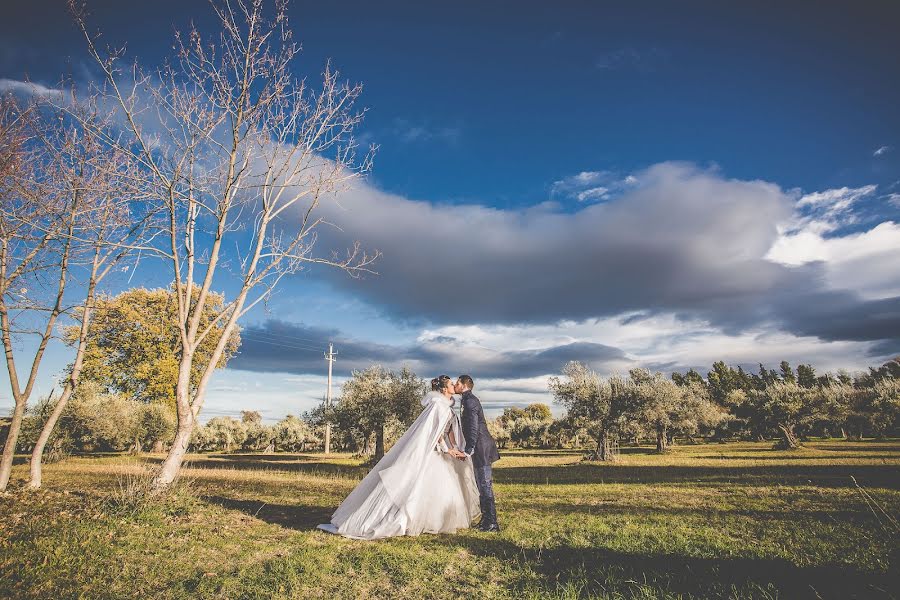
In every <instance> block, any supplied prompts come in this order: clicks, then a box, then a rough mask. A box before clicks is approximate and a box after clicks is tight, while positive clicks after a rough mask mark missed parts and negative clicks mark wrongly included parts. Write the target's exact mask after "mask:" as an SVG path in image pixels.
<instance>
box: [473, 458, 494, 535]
mask: <svg viewBox="0 0 900 600" xmlns="http://www.w3.org/2000/svg"><path fill="white" fill-rule="evenodd" d="M475 485H477V486H478V496H479V498H478V500H479V503H480V504H481V520H482V522H483V523H495V524H496V522H497V508H496V506H495V505H494V481H493V473H492V471H491V465H490V464H487V465H482V466H479V467H475Z"/></svg>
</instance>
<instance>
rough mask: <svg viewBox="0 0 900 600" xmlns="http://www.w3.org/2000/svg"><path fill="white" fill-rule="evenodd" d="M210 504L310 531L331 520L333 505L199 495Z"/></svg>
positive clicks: (262, 519) (291, 527) (277, 523)
mask: <svg viewBox="0 0 900 600" xmlns="http://www.w3.org/2000/svg"><path fill="white" fill-rule="evenodd" d="M201 499H202V500H203V501H205V502H208V503H210V504H216V505H218V506H221V507H223V508H227V509H229V510H237V511H240V512H242V513H244V514H247V515H250V516H251V517H255V518H257V519H259V520H261V521H265V522H266V523H271V524H273V525H280V526H281V527H286V528H288V529H296V530H298V531H310V530H313V529H315V528H316V526H317V525H319V524H321V523H328V522H330V521H331V514H332V513H333V512H334V507H328V506H311V505H305V504H268V503H266V502H261V501H259V500H237V499H235V498H225V497H223V496H201Z"/></svg>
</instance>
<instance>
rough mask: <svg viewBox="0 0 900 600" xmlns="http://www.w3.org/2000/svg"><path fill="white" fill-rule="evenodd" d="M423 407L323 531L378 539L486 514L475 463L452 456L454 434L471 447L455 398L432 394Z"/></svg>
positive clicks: (440, 528)
mask: <svg viewBox="0 0 900 600" xmlns="http://www.w3.org/2000/svg"><path fill="white" fill-rule="evenodd" d="M422 404H423V406H424V407H425V409H424V410H423V411H422V414H420V415H419V417H418V418H417V419H416V420H415V421H414V422H413V424H412V425H410V427H409V429H408V430H407V431H406V433H404V434H403V436H402V437H401V438H400V439H399V440H397V443H396V444H394V446H393V447H392V448H391V449H390V450H389V451H388V453H387V454H385V455H384V458H382V459H381V460H380V461H378V464H376V465H375V467H374V468H373V469H372V470H371V471H370V472H369V474H368V475H366V476H365V478H364V479H363V480H362V481H361V482H360V483H359V485H357V486H356V488H354V490H353V491H352V492H350V495H349V496H347V497H346V498H345V499H344V501H343V502H342V503H341V505H340V506H338V508H337V510H336V511H335V512H334V514H333V515H332V517H331V523H328V524H325V525H319V529H323V530H325V531H328V532H330V533H336V534H338V535H343V536H345V537H350V538H356V539H364V540H373V539H378V538H385V537H393V536H398V535H419V534H420V533H423V532H424V533H455V532H456V531H457V530H458V529H465V528H467V527H469V526H470V524H471V523H472V519H474V518H475V517H476V516H478V514H479V512H480V508H479V503H478V488H477V487H476V485H475V473H474V471H473V468H472V461H471V460H469V459H466V460H459V459H456V458H453V457H452V456H450V455H449V454H446V451H447V450H448V449H449V448H450V440H449V435H448V434H449V432H450V431H452V432H453V437H454V440H455V444H454V446H455V447H456V448H458V449H462V448H464V447H465V442H464V440H463V438H462V431H461V427H460V425H459V418H458V417H457V416H456V414H455V413H454V412H453V408H452V407H453V399H452V398H447V397H445V396H444V395H443V394H441V393H440V392H429V393H428V394H426V395H425V397H424V398H423V399H422Z"/></svg>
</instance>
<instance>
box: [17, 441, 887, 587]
mask: <svg viewBox="0 0 900 600" xmlns="http://www.w3.org/2000/svg"><path fill="white" fill-rule="evenodd" d="M159 460H161V457H160V456H155V455H144V456H141V457H128V456H109V455H107V456H93V457H77V458H71V459H68V460H66V461H63V462H61V463H58V464H53V465H49V466H47V468H46V473H45V477H44V480H45V482H46V483H45V488H46V489H44V490H41V491H39V492H29V491H27V490H25V489H24V488H23V487H22V484H23V481H24V477H25V465H19V466H16V467H15V470H14V485H13V486H12V488H13V489H12V492H11V493H9V494H7V495H5V496H0V597H11V598H91V599H95V598H96V599H100V598H157V597H158V598H395V597H397V598H452V597H465V598H582V597H590V598H735V599H738V598H780V599H794V598H836V599H837V598H840V599H844V598H892V597H898V596H900V578H898V567H900V552H898V539H900V531H898V530H897V529H896V526H895V525H894V524H893V523H892V522H891V520H890V519H891V518H892V519H895V520H896V519H897V518H898V517H900V442H898V441H887V442H861V443H858V442H843V441H821V442H815V443H811V444H808V445H807V447H806V448H804V449H802V450H799V451H794V452H789V451H788V452H783V451H774V450H771V444H768V443H765V444H763V443H761V444H749V443H748V444H727V445H718V444H704V445H696V446H679V447H677V448H676V449H675V450H674V451H673V452H672V453H669V454H666V455H662V456H659V455H656V454H654V453H652V451H651V450H650V449H648V448H634V449H632V448H627V449H625V450H623V453H622V460H621V461H620V462H619V463H617V464H612V465H605V464H598V463H585V462H581V460H580V454H579V453H577V452H570V451H527V450H522V451H516V450H510V451H506V452H504V458H503V459H502V460H501V461H500V462H499V463H497V464H496V470H495V480H496V486H495V487H496V493H497V498H498V511H499V514H500V522H501V525H502V526H503V532H502V533H501V534H500V535H491V534H483V533H479V532H475V531H466V532H464V533H461V534H458V535H445V536H432V535H423V536H420V537H418V538H398V539H390V540H383V541H378V542H363V541H355V540H347V539H344V538H340V537H337V536H331V535H328V534H325V533H322V532H319V531H316V530H315V526H316V525H317V524H318V523H323V522H327V521H328V519H329V516H330V514H331V512H332V511H333V510H334V508H335V507H336V506H337V504H338V503H339V502H340V501H341V499H342V498H343V497H344V496H345V495H346V494H347V493H348V492H349V491H350V490H351V489H352V488H353V486H354V485H355V484H356V482H357V481H358V480H359V479H360V478H361V477H362V476H363V475H364V474H365V471H366V470H365V468H363V467H360V466H359V461H357V460H355V459H352V458H351V457H348V456H341V455H338V456H333V457H329V458H326V457H324V456H322V455H316V454H276V455H249V454H213V455H192V456H191V457H190V464H189V467H188V468H187V469H185V472H184V479H183V484H182V485H181V486H180V489H179V490H177V491H176V493H174V494H172V496H171V497H169V498H167V499H166V500H165V501H163V502H153V503H144V504H141V503H138V504H133V503H129V502H127V501H123V497H126V498H125V499H126V500H127V497H128V496H130V495H133V494H130V493H128V492H127V489H128V488H129V486H130V485H132V484H140V483H141V482H142V481H143V478H142V474H143V473H146V472H147V470H148V468H149V467H150V466H152V465H153V464H155V463H157V462H158V461H159ZM851 476H854V477H855V478H856V480H857V481H858V482H859V485H860V486H861V487H862V488H863V489H864V490H865V491H866V492H867V493H868V494H869V495H870V499H869V500H868V501H867V499H866V498H865V497H864V495H863V493H862V492H860V490H859V489H857V488H856V487H855V486H854V484H853V482H852V480H851V479H850V477H851ZM138 487H139V485H138ZM123 489H125V491H124V492H123ZM879 506H880V507H881V508H882V509H884V510H885V511H886V512H887V514H888V515H889V516H890V518H888V517H886V516H885V515H884V514H882V513H881V512H880V510H879V508H878V507H879Z"/></svg>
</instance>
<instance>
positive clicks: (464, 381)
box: [459, 375, 475, 390]
mask: <svg viewBox="0 0 900 600" xmlns="http://www.w3.org/2000/svg"><path fill="white" fill-rule="evenodd" d="M459 381H460V383H462V384H463V385H464V386H466V387H467V388H469V389H470V390H474V389H475V382H474V381H472V378H471V377H470V376H468V375H460V376H459Z"/></svg>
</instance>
